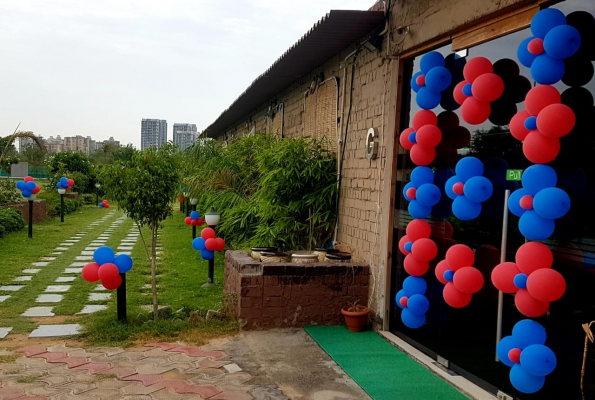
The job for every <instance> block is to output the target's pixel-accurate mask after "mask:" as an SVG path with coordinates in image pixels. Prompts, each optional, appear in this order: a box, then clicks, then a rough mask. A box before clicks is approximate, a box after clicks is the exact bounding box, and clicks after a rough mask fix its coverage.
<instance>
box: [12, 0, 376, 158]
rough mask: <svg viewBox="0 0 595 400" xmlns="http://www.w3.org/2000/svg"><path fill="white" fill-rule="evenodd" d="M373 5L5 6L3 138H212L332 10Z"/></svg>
mask: <svg viewBox="0 0 595 400" xmlns="http://www.w3.org/2000/svg"><path fill="white" fill-rule="evenodd" d="M374 3H375V1H374V0H299V1H279V0H232V1H220V0H95V1H81V0H0V137H2V136H7V135H10V134H12V133H13V132H14V130H15V128H16V127H17V125H18V124H19V123H20V127H19V130H27V131H33V132H34V133H35V134H37V135H41V136H43V137H46V138H47V137H49V136H56V135H61V136H62V137H64V136H75V135H82V136H91V137H92V138H93V139H95V140H105V139H108V138H109V137H110V136H113V137H114V138H115V139H116V140H120V141H121V142H122V144H127V143H132V144H133V145H135V146H136V147H137V148H140V126H141V119H142V118H158V119H165V120H167V123H168V139H170V140H171V135H172V133H171V129H172V126H173V124H174V123H177V122H181V123H183V122H186V123H194V124H196V125H197V128H198V130H199V131H200V130H203V129H205V128H206V127H207V126H208V125H209V124H210V123H212V122H213V121H214V120H215V119H216V118H217V117H218V116H219V115H220V114H221V112H223V110H225V109H226V108H227V107H228V106H229V105H230V104H231V103H232V102H233V101H234V100H235V99H236V98H237V97H238V96H239V95H240V94H241V93H242V92H243V91H244V90H245V89H246V88H247V87H248V86H249V85H250V83H251V82H252V81H253V80H254V79H256V77H257V76H258V75H260V74H261V73H263V72H264V71H265V70H266V69H267V68H268V67H269V66H270V65H271V64H272V63H273V62H274V61H275V60H276V59H277V58H279V57H280V56H281V55H282V54H283V53H284V52H285V51H286V50H287V49H288V48H289V47H291V45H293V44H294V43H295V42H296V41H297V40H298V39H299V38H300V37H301V36H302V35H304V34H305V33H306V32H307V31H308V30H309V29H310V28H311V27H312V26H313V25H314V24H315V23H316V22H317V21H318V20H319V19H320V18H322V17H323V16H324V15H325V14H326V13H327V12H328V11H330V10H333V9H343V10H346V9H353V10H367V9H369V8H370V7H371V6H372V5H373V4H374Z"/></svg>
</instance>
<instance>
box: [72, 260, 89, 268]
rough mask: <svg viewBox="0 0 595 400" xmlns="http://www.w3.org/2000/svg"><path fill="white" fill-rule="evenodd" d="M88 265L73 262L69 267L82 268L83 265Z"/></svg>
mask: <svg viewBox="0 0 595 400" xmlns="http://www.w3.org/2000/svg"><path fill="white" fill-rule="evenodd" d="M87 264H88V263H86V262H80V261H79V262H73V263H72V264H70V266H71V267H84V266H85V265H87Z"/></svg>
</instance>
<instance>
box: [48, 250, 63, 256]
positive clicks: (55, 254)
mask: <svg viewBox="0 0 595 400" xmlns="http://www.w3.org/2000/svg"><path fill="white" fill-rule="evenodd" d="M50 254H51V255H53V256H60V255H62V252H61V251H54V252H53V253H50Z"/></svg>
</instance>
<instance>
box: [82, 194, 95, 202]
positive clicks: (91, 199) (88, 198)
mask: <svg viewBox="0 0 595 400" xmlns="http://www.w3.org/2000/svg"><path fill="white" fill-rule="evenodd" d="M79 199H80V200H81V201H82V202H83V204H95V200H96V196H95V195H94V194H91V193H85V194H82V195H80V196H79Z"/></svg>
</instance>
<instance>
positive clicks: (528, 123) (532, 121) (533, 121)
mask: <svg viewBox="0 0 595 400" xmlns="http://www.w3.org/2000/svg"><path fill="white" fill-rule="evenodd" d="M525 128H527V129H529V130H530V131H534V130H535V129H537V117H534V116H530V117H529V118H527V119H526V120H525Z"/></svg>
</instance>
